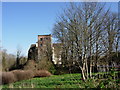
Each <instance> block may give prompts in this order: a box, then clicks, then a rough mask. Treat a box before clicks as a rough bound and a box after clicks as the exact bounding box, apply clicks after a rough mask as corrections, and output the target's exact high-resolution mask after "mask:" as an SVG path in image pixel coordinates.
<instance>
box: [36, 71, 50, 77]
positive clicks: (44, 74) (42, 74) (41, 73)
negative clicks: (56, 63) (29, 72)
mask: <svg viewBox="0 0 120 90" xmlns="http://www.w3.org/2000/svg"><path fill="white" fill-rule="evenodd" d="M51 75H52V74H51V73H50V72H48V71H46V70H37V71H35V74H34V77H48V76H51Z"/></svg>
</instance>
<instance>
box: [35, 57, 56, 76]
mask: <svg viewBox="0 0 120 90" xmlns="http://www.w3.org/2000/svg"><path fill="white" fill-rule="evenodd" d="M37 69H38V70H47V71H49V72H51V73H52V74H54V73H55V72H56V69H55V66H54V64H53V63H52V62H51V61H48V60H47V59H43V60H41V61H39V62H38V65H37Z"/></svg>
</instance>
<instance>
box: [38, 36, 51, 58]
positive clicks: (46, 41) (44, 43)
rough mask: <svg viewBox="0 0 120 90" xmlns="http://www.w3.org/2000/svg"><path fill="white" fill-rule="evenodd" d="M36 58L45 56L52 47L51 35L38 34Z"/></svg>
mask: <svg viewBox="0 0 120 90" xmlns="http://www.w3.org/2000/svg"><path fill="white" fill-rule="evenodd" d="M37 44H38V60H41V59H44V58H45V57H47V56H46V55H47V53H48V54H49V53H50V50H51V48H52V35H51V34H49V35H38V42H37Z"/></svg>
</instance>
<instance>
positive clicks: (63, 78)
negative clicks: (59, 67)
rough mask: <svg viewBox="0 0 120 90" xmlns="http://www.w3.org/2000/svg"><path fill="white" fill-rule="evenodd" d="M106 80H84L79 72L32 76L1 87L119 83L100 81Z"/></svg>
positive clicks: (98, 86) (51, 86)
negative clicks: (42, 76)
mask: <svg viewBox="0 0 120 90" xmlns="http://www.w3.org/2000/svg"><path fill="white" fill-rule="evenodd" d="M103 81H108V80H103V79H101V80H97V79H94V80H92V79H90V80H88V81H86V82H84V81H83V80H81V75H80V74H64V75H53V76H51V77H44V78H32V79H29V80H23V81H20V82H16V83H12V84H9V85H3V88H106V87H107V88H111V87H112V88H117V87H119V84H117V83H116V82H114V81H112V82H111V81H108V83H107V84H106V85H107V86H105V85H104V83H102V82H103Z"/></svg>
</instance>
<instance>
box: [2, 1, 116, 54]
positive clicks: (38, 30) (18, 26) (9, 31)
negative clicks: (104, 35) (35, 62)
mask: <svg viewBox="0 0 120 90" xmlns="http://www.w3.org/2000/svg"><path fill="white" fill-rule="evenodd" d="M66 4H67V3H62V2H45V3H44V2H36V3H34V2H4V3H2V46H3V48H5V49H7V52H8V53H12V54H16V49H17V47H20V48H21V49H22V52H23V54H24V55H26V56H27V52H28V49H29V47H30V45H31V44H34V43H36V42H37V35H41V34H42V35H43V34H50V33H51V32H52V28H53V24H54V23H55V20H56V17H57V15H58V14H59V13H60V12H61V11H62V9H61V8H64V7H65V6H66ZM110 4H111V8H112V11H114V12H116V11H117V10H118V5H117V3H109V4H107V6H109V5H110Z"/></svg>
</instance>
